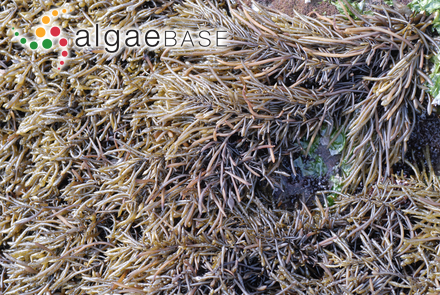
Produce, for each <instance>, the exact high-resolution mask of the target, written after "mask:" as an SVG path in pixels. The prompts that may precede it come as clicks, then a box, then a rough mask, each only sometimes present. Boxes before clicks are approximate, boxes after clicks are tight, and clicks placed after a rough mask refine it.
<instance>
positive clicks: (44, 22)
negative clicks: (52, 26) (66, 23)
mask: <svg viewBox="0 0 440 295" xmlns="http://www.w3.org/2000/svg"><path fill="white" fill-rule="evenodd" d="M41 21H42V22H43V24H45V25H47V24H48V23H50V17H48V16H47V15H45V16H43V18H42V19H41Z"/></svg>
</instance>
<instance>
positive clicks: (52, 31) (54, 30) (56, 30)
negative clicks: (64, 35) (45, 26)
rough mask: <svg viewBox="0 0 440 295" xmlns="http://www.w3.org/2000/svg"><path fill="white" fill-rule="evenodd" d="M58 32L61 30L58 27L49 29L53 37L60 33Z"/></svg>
mask: <svg viewBox="0 0 440 295" xmlns="http://www.w3.org/2000/svg"><path fill="white" fill-rule="evenodd" d="M60 33H61V30H60V28H58V27H53V28H51V29H50V34H51V35H52V36H54V37H58V36H59V35H60Z"/></svg>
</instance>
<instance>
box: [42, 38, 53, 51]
mask: <svg viewBox="0 0 440 295" xmlns="http://www.w3.org/2000/svg"><path fill="white" fill-rule="evenodd" d="M43 47H44V48H45V49H49V48H51V47H52V41H51V40H50V39H44V40H43Z"/></svg>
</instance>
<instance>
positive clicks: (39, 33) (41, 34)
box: [35, 27, 46, 38]
mask: <svg viewBox="0 0 440 295" xmlns="http://www.w3.org/2000/svg"><path fill="white" fill-rule="evenodd" d="M35 35H37V37H40V38H41V37H44V35H46V30H45V29H43V28H41V27H39V28H38V29H37V30H36V31H35Z"/></svg>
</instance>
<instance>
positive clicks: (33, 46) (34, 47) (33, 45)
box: [29, 41, 38, 50]
mask: <svg viewBox="0 0 440 295" xmlns="http://www.w3.org/2000/svg"><path fill="white" fill-rule="evenodd" d="M29 46H30V47H31V49H33V50H35V49H37V47H38V44H37V42H35V41H33V42H31V44H30V45H29Z"/></svg>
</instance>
